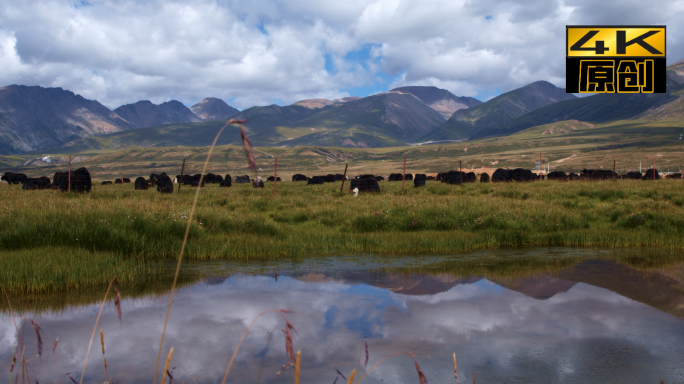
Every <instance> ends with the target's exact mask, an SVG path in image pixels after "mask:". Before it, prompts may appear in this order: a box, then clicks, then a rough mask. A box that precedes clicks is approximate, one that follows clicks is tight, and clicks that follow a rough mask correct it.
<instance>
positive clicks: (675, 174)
mask: <svg viewBox="0 0 684 384" xmlns="http://www.w3.org/2000/svg"><path fill="white" fill-rule="evenodd" d="M665 178H666V179H681V178H682V174H681V173H670V174H669V175H665Z"/></svg>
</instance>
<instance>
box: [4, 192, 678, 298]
mask: <svg viewBox="0 0 684 384" xmlns="http://www.w3.org/2000/svg"><path fill="white" fill-rule="evenodd" d="M380 185H381V188H382V192H381V193H380V194H371V195H367V194H361V195H359V197H357V198H355V197H353V196H352V195H349V194H348V193H346V192H339V186H340V184H339V182H337V183H334V184H326V185H322V186H306V185H305V184H304V183H293V182H285V183H280V184H279V186H278V196H277V197H273V190H272V183H267V188H264V189H254V188H251V186H247V185H235V186H233V187H231V188H218V186H217V185H209V186H207V187H205V188H203V189H202V191H201V194H200V199H199V201H198V205H197V210H196V213H195V218H194V220H193V223H192V225H191V228H190V233H189V240H188V245H187V253H186V254H187V260H214V259H239V260H255V259H258V260H268V259H278V258H301V257H308V256H320V255H339V254H368V253H370V254H378V255H381V254H430V253H460V252H468V251H473V250H479V249H495V248H511V247H533V246H565V247H604V248H649V249H660V250H668V251H681V249H682V248H683V245H684V239H682V237H681V234H682V233H684V196H682V194H681V188H682V185H683V184H682V181H681V180H661V181H658V182H655V183H654V182H645V181H626V180H625V181H618V182H616V183H613V182H595V183H586V182H574V183H572V182H571V183H560V182H535V183H521V184H518V183H506V184H480V183H476V184H466V185H463V186H461V187H459V186H450V185H446V184H441V183H438V182H428V185H427V186H426V187H425V188H420V189H415V188H413V186H412V185H411V183H407V187H408V188H407V189H406V190H405V191H404V192H402V191H401V183H399V182H381V183H380ZM194 191H195V189H193V188H190V187H186V188H184V189H183V190H182V192H181V193H180V194H175V193H174V194H172V195H161V194H159V193H157V192H156V191H153V190H150V191H135V190H133V185H132V184H128V185H110V186H99V185H97V186H95V187H94V189H93V191H92V192H91V193H90V194H84V195H77V194H66V193H60V192H56V191H22V190H20V189H19V188H18V187H16V186H13V187H8V186H7V185H6V184H4V185H2V186H1V187H0V196H1V197H0V198H1V203H0V249H2V251H1V252H0V264H1V265H2V271H3V272H0V283H1V284H3V285H4V286H6V287H8V289H10V290H12V291H25V292H42V291H51V290H65V289H70V288H75V287H81V286H85V285H92V284H97V283H98V282H100V283H101V282H103V281H108V277H107V276H113V275H121V276H122V278H121V279H120V280H123V279H124V277H123V276H129V277H127V278H129V279H130V280H131V281H132V280H135V279H138V278H140V277H141V276H147V275H148V274H150V273H155V272H154V271H156V270H157V269H155V268H156V267H150V266H155V265H157V264H156V263H158V262H159V261H162V260H173V259H175V258H176V257H177V255H178V252H179V250H180V246H181V242H182V238H183V234H184V231H185V227H186V224H187V219H186V217H187V215H188V214H189V211H190V207H191V202H192V197H193V193H194ZM57 254H58V255H57ZM60 258H64V259H60ZM48 261H49V262H48ZM54 263H57V264H54ZM53 264H54V265H59V267H60V268H51V267H44V266H46V265H47V266H49V265H53ZM32 265H40V266H41V267H31V266H32ZM67 271H72V272H69V273H67Z"/></svg>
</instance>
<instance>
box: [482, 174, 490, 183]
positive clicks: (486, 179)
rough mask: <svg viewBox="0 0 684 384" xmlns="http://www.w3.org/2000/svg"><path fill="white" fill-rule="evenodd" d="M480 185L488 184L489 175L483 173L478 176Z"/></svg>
mask: <svg viewBox="0 0 684 384" xmlns="http://www.w3.org/2000/svg"><path fill="white" fill-rule="evenodd" d="M480 183H489V173H483V174H481V175H480Z"/></svg>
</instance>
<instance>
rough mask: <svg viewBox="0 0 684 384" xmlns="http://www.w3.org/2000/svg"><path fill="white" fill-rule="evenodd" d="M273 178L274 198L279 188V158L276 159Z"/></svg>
mask: <svg viewBox="0 0 684 384" xmlns="http://www.w3.org/2000/svg"><path fill="white" fill-rule="evenodd" d="M273 177H274V179H273V196H275V195H276V192H277V187H278V156H276V158H275V175H274V176H273Z"/></svg>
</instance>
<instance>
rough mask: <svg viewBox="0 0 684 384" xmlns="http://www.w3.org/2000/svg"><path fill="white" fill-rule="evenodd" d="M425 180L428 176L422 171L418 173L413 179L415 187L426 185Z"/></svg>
mask: <svg viewBox="0 0 684 384" xmlns="http://www.w3.org/2000/svg"><path fill="white" fill-rule="evenodd" d="M425 180H427V176H425V175H424V174H422V173H417V174H416V177H415V178H414V179H413V186H414V187H415V188H418V187H424V186H425Z"/></svg>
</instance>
